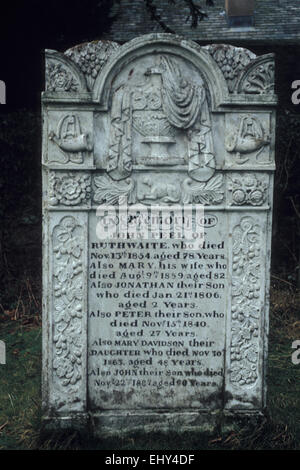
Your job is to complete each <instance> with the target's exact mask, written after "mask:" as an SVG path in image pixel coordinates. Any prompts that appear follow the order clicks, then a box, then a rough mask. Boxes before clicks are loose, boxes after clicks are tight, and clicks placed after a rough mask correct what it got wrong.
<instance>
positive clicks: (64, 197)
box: [49, 172, 91, 206]
mask: <svg viewBox="0 0 300 470" xmlns="http://www.w3.org/2000/svg"><path fill="white" fill-rule="evenodd" d="M90 194H91V177H90V175H88V174H84V173H81V174H79V173H77V172H76V173H71V172H70V173H63V174H58V173H55V172H51V173H50V175H49V202H50V204H51V205H52V206H58V205H64V206H79V205H82V204H87V203H88V202H89V200H90Z"/></svg>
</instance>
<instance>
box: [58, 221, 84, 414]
mask: <svg viewBox="0 0 300 470" xmlns="http://www.w3.org/2000/svg"><path fill="white" fill-rule="evenodd" d="M53 237H54V240H55V242H56V244H55V245H54V249H53V251H54V253H53V286H54V288H53V316H54V334H53V343H54V357H53V369H54V371H55V375H56V377H57V380H58V384H59V387H60V389H61V388H63V389H64V388H65V392H64V393H63V397H64V398H63V399H62V397H61V394H60V398H61V399H60V405H61V406H64V405H66V404H67V403H74V402H77V401H78V400H79V397H78V392H79V388H80V386H81V382H82V380H83V371H82V367H83V366H82V361H83V357H82V356H83V339H82V338H83V334H84V332H83V331H82V318H83V312H82V310H83V282H84V275H83V243H84V240H83V227H81V226H80V225H79V224H78V222H77V221H76V220H75V218H74V217H72V216H70V217H68V216H67V217H64V218H63V219H62V220H61V221H60V223H59V225H57V226H56V227H55V228H54V232H53ZM61 391H62V390H61Z"/></svg>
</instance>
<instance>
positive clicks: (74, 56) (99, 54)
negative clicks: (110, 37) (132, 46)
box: [65, 41, 120, 90]
mask: <svg viewBox="0 0 300 470" xmlns="http://www.w3.org/2000/svg"><path fill="white" fill-rule="evenodd" d="M119 47H120V45H119V44H118V43H116V42H112V41H94V42H89V43H84V44H80V45H78V46H75V47H72V48H71V49H68V50H67V51H66V52H65V55H66V56H68V57H69V58H70V59H71V60H72V61H73V62H75V63H76V64H77V65H78V66H79V68H80V69H81V71H82V72H83V74H84V75H85V78H86V82H87V86H88V89H89V90H92V89H93V85H94V83H95V80H96V78H97V76H98V75H99V73H100V72H101V70H102V69H103V67H104V65H105V64H106V63H107V62H108V61H109V59H110V58H111V57H112V56H113V55H114V53H115V52H116V51H117V50H118V49H119Z"/></svg>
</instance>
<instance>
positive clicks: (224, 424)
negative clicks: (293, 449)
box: [43, 410, 264, 438]
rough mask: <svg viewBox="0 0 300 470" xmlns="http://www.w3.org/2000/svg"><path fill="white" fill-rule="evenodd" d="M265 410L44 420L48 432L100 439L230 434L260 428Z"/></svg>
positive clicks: (104, 414) (132, 413) (96, 415)
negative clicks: (174, 434)
mask: <svg viewBox="0 0 300 470" xmlns="http://www.w3.org/2000/svg"><path fill="white" fill-rule="evenodd" d="M263 417H264V414H263V413H262V412H261V411H252V412H251V411H234V412H232V411H223V412H222V411H219V410H218V411H213V412H207V411H198V412H197V411H172V412H171V411H163V410H162V411H160V412H157V411H143V412H139V411H131V410H128V411H115V412H113V411H104V412H101V413H86V414H84V413H82V414H74V415H72V416H60V417H49V416H46V417H44V420H43V424H44V430H46V431H50V430H67V429H70V430H71V429H72V430H78V431H81V432H89V433H90V434H92V435H93V436H95V437H98V438H107V437H124V436H129V435H132V434H151V433H153V434H154V433H157V432H160V433H168V432H176V433H179V434H180V433H182V432H197V433H205V434H209V435H214V434H226V433H228V432H230V431H233V430H236V431H237V430H238V429H239V428H243V427H245V426H248V425H251V424H252V425H257V424H258V423H259V422H260V421H261V419H262V418H263Z"/></svg>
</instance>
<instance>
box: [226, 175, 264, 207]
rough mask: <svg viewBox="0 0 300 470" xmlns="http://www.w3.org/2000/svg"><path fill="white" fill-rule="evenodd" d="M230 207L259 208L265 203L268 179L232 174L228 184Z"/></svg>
mask: <svg viewBox="0 0 300 470" xmlns="http://www.w3.org/2000/svg"><path fill="white" fill-rule="evenodd" d="M228 189H229V192H230V193H231V202H230V205H232V206H243V205H250V206H261V205H262V204H264V203H265V202H266V199H267V189H268V177H267V176H265V175H263V176H261V177H258V176H256V175H255V174H251V173H246V174H238V173H237V174H233V175H231V176H230V177H229V184H228Z"/></svg>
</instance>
